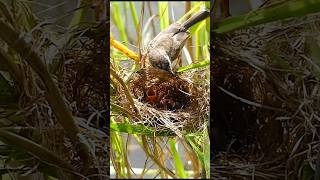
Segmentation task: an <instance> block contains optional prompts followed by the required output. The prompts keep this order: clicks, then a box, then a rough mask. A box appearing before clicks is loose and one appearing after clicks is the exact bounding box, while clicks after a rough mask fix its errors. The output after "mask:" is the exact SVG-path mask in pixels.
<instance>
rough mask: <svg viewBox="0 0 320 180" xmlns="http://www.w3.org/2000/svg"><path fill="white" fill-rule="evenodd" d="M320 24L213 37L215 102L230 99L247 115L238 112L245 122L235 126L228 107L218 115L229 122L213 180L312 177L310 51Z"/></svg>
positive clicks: (302, 21) (314, 140) (315, 148)
mask: <svg viewBox="0 0 320 180" xmlns="http://www.w3.org/2000/svg"><path fill="white" fill-rule="evenodd" d="M319 24H320V22H319V15H312V16H307V17H303V18H291V19H289V20H286V21H281V22H274V23H270V24H268V25H262V26H255V27H251V28H248V29H243V30H238V31H235V32H233V33H229V34H227V35H225V36H223V37H216V39H215V44H217V47H216V50H217V53H218V54H219V55H217V57H216V59H215V60H214V62H216V63H218V65H216V68H217V69H214V70H213V72H217V73H216V74H215V75H216V76H215V77H214V81H215V83H214V88H218V89H219V88H220V89H222V88H224V92H222V91H221V92H220V94H221V93H222V94H224V95H221V96H223V97H225V98H221V99H223V100H219V102H223V101H226V100H227V98H228V97H229V98H230V97H231V96H232V98H233V99H234V100H233V101H232V102H234V101H238V102H239V101H241V103H239V104H241V106H242V107H244V106H245V107H248V106H250V107H251V108H246V109H244V110H242V111H240V110H239V112H238V113H239V114H240V115H242V117H245V118H241V116H240V115H239V114H237V115H235V114H233V115H231V116H232V117H235V119H234V120H232V119H230V114H229V115H228V113H229V112H235V111H234V109H230V108H231V107H230V108H229V109H228V110H225V112H221V111H220V112H221V114H224V115H225V116H228V117H229V119H228V120H226V121H228V122H225V123H226V126H227V130H226V131H228V132H227V133H228V134H229V135H231V136H233V140H232V141H230V143H229V144H227V145H226V147H227V151H222V152H219V153H216V154H215V156H214V164H212V167H213V168H214V169H213V170H212V171H211V173H212V177H214V178H217V179H225V178H244V177H246V178H249V177H250V178H251V177H253V176H254V177H255V178H257V179H297V178H298V177H302V175H303V173H306V171H307V170H315V164H316V160H317V153H318V154H319V145H318V144H319V140H320V137H319V133H320V132H319V128H318V127H319V125H320V123H319V122H320V121H319V109H320V107H319V102H320V96H319V94H320V90H319V85H320V82H319V76H318V75H317V70H316V69H317V65H315V64H314V62H312V61H311V60H310V49H312V44H314V43H315V44H318V45H319V44H320V39H319V37H320V34H319V31H316V30H315V29H317V28H318V29H319ZM221 65H222V66H221ZM237 66H238V67H237ZM213 67H214V66H213ZM223 68H228V69H227V70H226V69H224V70H223ZM236 69H238V70H236ZM245 69H247V70H245ZM241 70H244V71H242V72H240V71H241ZM227 91H228V93H229V94H227V93H226V92H227ZM214 93H215V92H214ZM231 93H232V94H231ZM216 96H217V94H216V93H215V97H216ZM215 97H214V100H213V101H215V100H218V99H217V98H215ZM234 97H236V98H234ZM230 101H231V100H230ZM230 104H232V103H230ZM244 104H246V105H244ZM220 106H221V105H220ZM215 108H219V107H214V109H215ZM239 108H240V106H239ZM239 117H240V118H239ZM222 118H223V117H221V119H222ZM214 121H215V122H214V123H215V124H217V119H214ZM236 121H237V122H236ZM239 121H240V122H239ZM235 123H238V124H237V125H236V124H235ZM243 124H245V126H242V125H243ZM243 132H245V133H246V134H245V136H241V134H243ZM234 137H236V138H234ZM247 137H251V138H250V139H249V138H247ZM237 144H238V145H237ZM239 144H240V145H239ZM319 160H320V159H318V161H319ZM319 162H320V161H319Z"/></svg>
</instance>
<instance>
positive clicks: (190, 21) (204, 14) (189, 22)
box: [181, 11, 210, 30]
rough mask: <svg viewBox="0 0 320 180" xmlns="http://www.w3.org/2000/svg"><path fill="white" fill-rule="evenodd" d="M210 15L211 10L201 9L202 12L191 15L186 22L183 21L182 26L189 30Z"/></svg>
mask: <svg viewBox="0 0 320 180" xmlns="http://www.w3.org/2000/svg"><path fill="white" fill-rule="evenodd" d="M208 16H210V12H209V11H200V12H198V13H196V14H194V15H193V16H191V18H189V19H188V20H186V21H185V22H184V23H182V24H181V26H182V27H183V28H184V29H185V30H187V29H189V28H190V27H191V26H193V25H195V24H196V23H198V22H200V21H202V20H204V19H206V18H207V17H208Z"/></svg>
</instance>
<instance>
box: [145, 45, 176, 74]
mask: <svg viewBox="0 0 320 180" xmlns="http://www.w3.org/2000/svg"><path fill="white" fill-rule="evenodd" d="M148 57H149V62H150V64H151V65H152V66H153V67H155V68H158V69H161V70H164V71H167V72H169V73H170V74H172V75H174V73H173V71H172V65H171V60H170V58H169V56H168V55H167V53H166V52H165V51H164V50H162V49H156V48H154V49H150V50H149V52H148Z"/></svg>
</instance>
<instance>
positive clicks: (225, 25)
mask: <svg viewBox="0 0 320 180" xmlns="http://www.w3.org/2000/svg"><path fill="white" fill-rule="evenodd" d="M319 11H320V1H319V0H296V1H289V2H285V3H281V4H279V5H274V6H271V7H268V8H263V9H258V10H256V11H251V12H249V13H247V14H244V15H239V16H234V17H230V18H227V19H225V20H224V21H222V22H218V23H217V24H216V28H215V29H214V30H213V32H215V33H217V34H224V33H228V32H231V31H234V30H236V29H239V28H244V27H249V26H255V25H259V24H264V23H268V22H272V21H277V20H281V19H285V18H290V17H298V16H304V15H307V14H310V13H316V12H319Z"/></svg>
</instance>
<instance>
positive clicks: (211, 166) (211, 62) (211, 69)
mask: <svg viewBox="0 0 320 180" xmlns="http://www.w3.org/2000/svg"><path fill="white" fill-rule="evenodd" d="M213 5H214V0H210V113H209V128H208V131H209V139H210V179H213V176H212V175H213V171H214V169H213V155H214V154H213V143H214V142H213V124H214V122H213V112H214V101H213V100H214V98H213V96H214V94H213V92H214V86H213V83H214V82H213V73H214V72H213V61H214V53H215V52H214V42H213V39H214V33H213V24H214V22H213V21H214V17H213Z"/></svg>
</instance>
